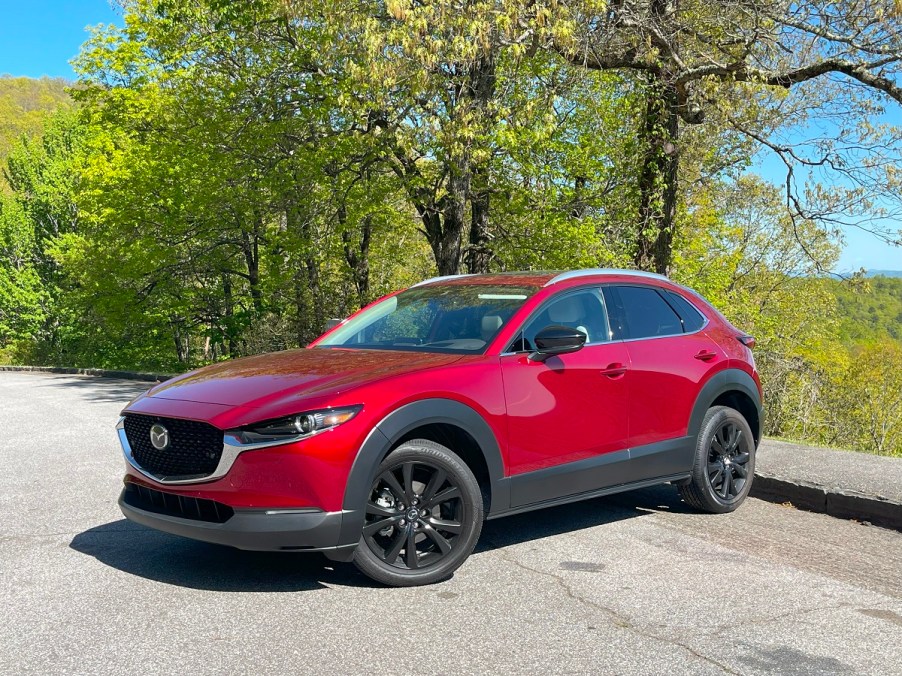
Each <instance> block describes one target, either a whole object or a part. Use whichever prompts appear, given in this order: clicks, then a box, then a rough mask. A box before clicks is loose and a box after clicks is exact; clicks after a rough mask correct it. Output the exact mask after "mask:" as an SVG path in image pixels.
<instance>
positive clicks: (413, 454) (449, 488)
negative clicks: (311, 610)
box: [354, 439, 483, 586]
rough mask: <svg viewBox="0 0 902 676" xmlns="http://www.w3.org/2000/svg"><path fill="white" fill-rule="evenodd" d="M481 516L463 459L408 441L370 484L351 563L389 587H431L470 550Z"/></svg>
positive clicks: (433, 445)
mask: <svg viewBox="0 0 902 676" xmlns="http://www.w3.org/2000/svg"><path fill="white" fill-rule="evenodd" d="M482 516H483V506H482V494H481V491H480V489H479V484H478V483H477V481H476V478H475V477H474V476H473V474H472V472H471V471H470V470H469V468H468V467H467V466H466V465H465V464H464V463H463V461H462V460H460V458H458V457H457V456H456V455H455V454H454V453H453V452H452V451H450V450H449V449H447V448H445V447H444V446H441V445H439V444H436V443H434V442H431V441H427V440H423V439H417V440H413V441H410V442H407V443H405V444H402V445H401V446H400V447H398V448H397V449H396V450H395V451H393V452H392V453H390V454H389V456H388V457H387V458H386V459H385V461H383V463H382V465H381V466H380V467H379V470H378V473H377V475H376V477H375V479H374V480H373V483H372V486H371V489H370V492H369V495H368V496H367V501H366V513H365V518H364V526H363V532H362V535H361V541H360V545H359V546H358V548H357V552H356V554H355V559H354V560H355V563H356V565H357V567H358V568H360V570H361V571H362V572H363V573H364V574H366V575H368V576H369V577H371V578H373V579H375V580H378V581H380V582H384V583H385V584H389V585H393V586H412V585H420V584H429V583H431V582H436V581H438V580H440V579H444V578H446V577H448V576H449V575H450V574H451V573H452V572H454V570H456V569H457V568H458V567H459V566H460V565H461V564H462V563H463V562H464V560H465V559H466V558H467V557H468V556H469V554H470V552H472V551H473V548H474V547H475V545H476V540H477V539H478V537H479V532H480V530H481V527H482Z"/></svg>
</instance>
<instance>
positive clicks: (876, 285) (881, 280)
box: [828, 273, 902, 342]
mask: <svg viewBox="0 0 902 676" xmlns="http://www.w3.org/2000/svg"><path fill="white" fill-rule="evenodd" d="M828 283H829V284H830V285H831V287H832V289H833V292H834V293H835V294H836V300H837V304H838V308H839V316H840V317H841V328H840V333H841V336H842V338H843V340H846V341H854V342H860V341H868V340H873V339H875V338H882V337H886V336H889V337H891V338H893V339H895V340H898V341H900V342H902V274H899V273H897V275H895V276H892V277H890V276H879V277H872V278H870V279H868V280H867V288H866V289H862V288H859V287H857V286H850V285H849V284H848V283H844V282H839V281H834V280H830V281H829V282H828Z"/></svg>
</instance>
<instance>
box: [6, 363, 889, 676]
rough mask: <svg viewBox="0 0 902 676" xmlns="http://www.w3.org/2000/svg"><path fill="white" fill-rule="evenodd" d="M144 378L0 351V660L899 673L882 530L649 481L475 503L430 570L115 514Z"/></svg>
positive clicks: (263, 670)
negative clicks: (473, 524) (729, 505)
mask: <svg viewBox="0 0 902 676" xmlns="http://www.w3.org/2000/svg"><path fill="white" fill-rule="evenodd" d="M146 385H147V384H146V383H144V384H142V383H138V382H133V381H117V380H111V379H103V378H93V377H86V376H73V375H57V374H40V373H15V372H6V373H0V422H2V423H3V425H2V432H0V598H2V599H3V602H2V613H0V673H4V674H6V673H9V674H21V673H40V674H55V673H73V672H77V673H85V674H87V673H116V674H133V673H134V674H137V673H175V672H178V673H225V672H228V673H253V674H270V673H313V674H333V673H342V674H344V673H349V674H364V673H366V674H371V673H385V674H394V673H405V672H406V673H418V674H445V673H504V672H506V673H513V674H520V673H536V672H552V673H593V674H594V673H612V674H613V673H616V674H632V673H636V674H664V673H668V674H670V673H679V674H684V673H692V674H694V673H705V674H707V673H713V674H717V673H723V672H726V673H731V674H733V673H740V674H757V673H778V674H822V673H840V674H847V673H848V674H853V673H854V674H863V673H869V674H893V673H895V674H902V649H900V645H902V533H899V532H896V531H892V530H886V529H882V528H878V527H875V526H869V525H863V524H860V523H856V522H853V521H847V520H842V519H836V518H833V517H830V516H826V515H823V514H815V513H811V512H805V511H800V510H796V509H792V508H788V507H784V506H780V505H777V504H773V503H768V502H763V501H759V500H755V499H750V500H748V501H747V502H746V504H744V505H743V506H742V508H740V509H739V510H738V511H737V512H735V513H734V514H731V515H724V516H711V515H702V514H696V513H693V512H692V511H691V510H689V509H688V508H687V507H686V506H685V505H683V504H682V503H681V502H680V500H679V499H678V497H677V495H676V491H675V490H674V489H673V488H671V487H668V486H662V487H657V488H653V489H647V490H642V491H635V492H632V493H626V494H621V495H619V496H614V497H610V498H602V499H597V500H591V501H587V502H583V503H577V504H573V505H568V506H564V507H558V508H553V509H548V510H544V511H540V512H533V513H529V514H523V515H519V516H515V517H510V518H507V519H502V520H498V521H492V522H489V523H487V524H486V527H485V530H484V532H483V538H482V541H481V543H480V546H479V548H478V550H477V552H476V553H475V554H474V555H473V556H472V557H471V558H470V560H469V561H468V562H467V563H466V564H465V565H464V567H463V568H462V569H461V570H460V571H458V572H457V574H455V576H454V577H453V578H452V579H451V580H449V581H447V582H444V583H441V584H438V585H434V586H430V587H422V588H417V589H387V588H383V587H379V586H377V585H374V584H373V583H371V582H370V581H369V580H367V579H366V578H364V577H363V576H362V575H360V574H359V573H357V572H356V570H355V569H354V568H353V567H352V566H350V565H344V564H332V563H329V562H328V561H326V560H325V559H323V558H321V557H319V556H317V555H303V554H266V553H253V552H240V551H237V550H232V549H228V548H225V547H218V546H215V545H207V544H203V543H197V542H192V541H190V540H185V539H180V538H177V537H175V536H170V535H166V534H163V533H157V532H155V531H151V530H148V529H145V528H143V527H140V526H137V525H133V524H130V523H128V522H126V521H125V520H124V519H123V518H122V516H121V514H120V513H119V510H118V508H117V506H116V497H117V495H118V492H119V488H120V486H121V474H122V463H123V461H122V458H121V454H120V450H119V447H118V442H117V441H116V435H115V433H114V431H113V426H114V425H115V422H116V420H117V415H118V412H119V410H120V409H121V408H122V406H123V405H124V404H125V403H126V402H127V401H128V400H129V399H131V398H132V397H133V396H134V395H136V394H138V393H139V392H140V391H141V390H142V389H143V388H144V387H146Z"/></svg>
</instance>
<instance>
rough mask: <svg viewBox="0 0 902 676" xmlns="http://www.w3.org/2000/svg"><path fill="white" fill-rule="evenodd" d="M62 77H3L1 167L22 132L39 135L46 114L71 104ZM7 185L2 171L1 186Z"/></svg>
mask: <svg viewBox="0 0 902 676" xmlns="http://www.w3.org/2000/svg"><path fill="white" fill-rule="evenodd" d="M68 86H69V82H67V81H66V80H63V79H62V78H49V77H42V78H40V79H38V80H35V79H33V78H29V77H11V76H9V75H2V76H0V167H2V166H3V164H4V162H5V160H6V156H7V155H8V154H9V151H10V150H11V149H12V148H13V146H14V145H15V143H16V140H17V139H18V138H19V137H20V136H21V135H22V134H29V135H33V134H37V133H39V132H40V131H41V126H42V125H43V123H44V119H45V118H46V117H47V115H48V114H49V113H51V112H53V111H54V110H56V109H57V108H59V107H61V106H72V105H73V102H72V99H71V98H70V97H69V95H68V94H67V93H66V87H68ZM5 188H6V182H5V180H4V179H3V173H2V171H0V189H5Z"/></svg>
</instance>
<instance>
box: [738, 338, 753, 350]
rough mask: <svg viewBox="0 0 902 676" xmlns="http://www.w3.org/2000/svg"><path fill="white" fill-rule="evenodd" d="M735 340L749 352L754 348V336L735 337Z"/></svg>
mask: <svg viewBox="0 0 902 676" xmlns="http://www.w3.org/2000/svg"><path fill="white" fill-rule="evenodd" d="M736 340H738V341H739V342H740V343H742V344H743V345H745V346H746V347H747V348H748V349H750V350H751V349H752V348H754V347H755V336H736Z"/></svg>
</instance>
